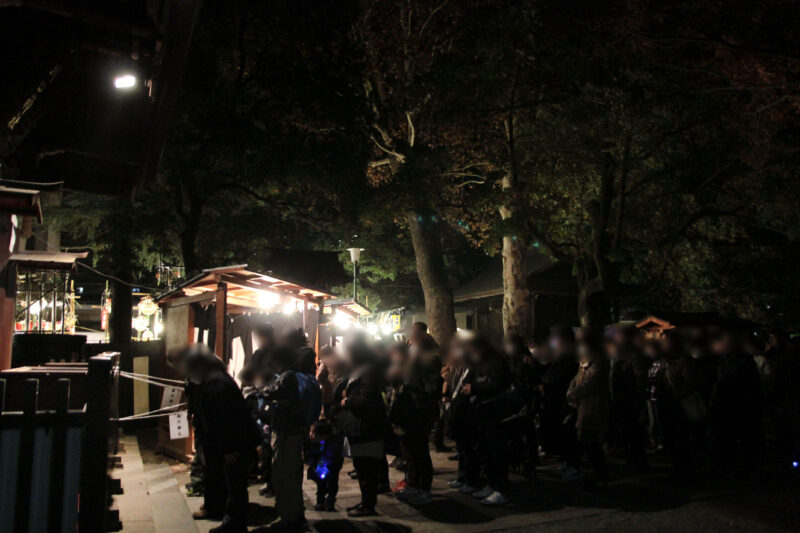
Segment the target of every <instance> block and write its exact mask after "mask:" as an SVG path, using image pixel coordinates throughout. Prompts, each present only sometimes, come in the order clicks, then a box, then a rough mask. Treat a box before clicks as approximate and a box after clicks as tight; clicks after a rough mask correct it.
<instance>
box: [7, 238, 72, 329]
mask: <svg viewBox="0 0 800 533" xmlns="http://www.w3.org/2000/svg"><path fill="white" fill-rule="evenodd" d="M86 256H87V252H82V253H61V252H40V251H24V252H16V253H15V254H13V255H12V256H11V261H12V262H13V263H14V265H15V266H16V270H17V305H16V312H15V314H14V331H15V332H16V333H59V334H74V333H75V324H76V320H75V291H74V287H73V280H72V274H73V270H74V268H75V261H76V260H78V259H84V258H85V257H86Z"/></svg>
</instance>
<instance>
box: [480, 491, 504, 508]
mask: <svg viewBox="0 0 800 533" xmlns="http://www.w3.org/2000/svg"><path fill="white" fill-rule="evenodd" d="M481 503H482V504H483V505H505V504H507V503H508V498H506V497H505V495H503V494H502V493H501V492H498V491H496V490H495V491H492V493H491V494H490V495H488V496H487V497H485V498H484V499H482V500H481Z"/></svg>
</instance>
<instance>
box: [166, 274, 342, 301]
mask: <svg viewBox="0 0 800 533" xmlns="http://www.w3.org/2000/svg"><path fill="white" fill-rule="evenodd" d="M219 282H221V283H225V284H226V285H227V287H228V289H227V291H228V297H227V298H228V300H227V301H228V305H229V306H234V307H243V308H249V309H258V308H259V297H260V295H263V294H264V293H266V292H279V293H284V294H288V295H291V296H293V297H295V298H298V299H303V300H319V299H329V298H333V295H332V294H329V293H327V292H324V291H321V290H318V289H313V288H310V287H307V286H303V285H300V284H298V283H295V282H293V281H289V280H287V279H285V278H283V277H282V278H278V277H275V276H273V275H272V274H263V273H261V272H256V271H254V270H249V269H248V268H247V265H232V266H226V267H219V268H208V269H205V270H203V271H202V272H201V273H200V274H198V275H197V276H195V277H193V278H190V279H188V280H186V281H185V282H184V283H183V284H181V285H180V286H179V287H177V288H176V289H173V290H171V291H169V292H167V293H164V294H162V295H160V296H159V297H158V298H156V300H157V301H158V302H160V303H162V304H164V303H167V302H170V301H174V300H177V299H179V298H185V297H187V296H188V297H196V296H203V295H205V294H208V295H209V296H211V294H212V293H213V292H214V291H216V289H217V283H219Z"/></svg>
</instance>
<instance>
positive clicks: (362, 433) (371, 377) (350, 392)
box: [338, 367, 389, 443]
mask: <svg viewBox="0 0 800 533" xmlns="http://www.w3.org/2000/svg"><path fill="white" fill-rule="evenodd" d="M383 389H384V380H383V378H382V375H381V371H380V369H379V368H377V367H364V368H361V369H359V370H358V371H356V373H355V374H354V375H353V376H352V377H351V378H350V380H349V381H348V382H347V386H346V388H345V399H346V401H345V405H344V407H343V409H342V410H341V411H340V412H339V414H338V425H339V428H340V430H341V431H342V433H344V435H345V436H346V437H347V438H348V439H349V440H350V441H351V442H353V443H360V442H369V441H373V440H383V439H384V437H385V436H386V434H387V432H388V429H389V419H388V417H387V415H386V404H385V403H384V401H383Z"/></svg>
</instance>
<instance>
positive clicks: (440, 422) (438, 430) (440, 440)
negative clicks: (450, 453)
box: [433, 403, 447, 450]
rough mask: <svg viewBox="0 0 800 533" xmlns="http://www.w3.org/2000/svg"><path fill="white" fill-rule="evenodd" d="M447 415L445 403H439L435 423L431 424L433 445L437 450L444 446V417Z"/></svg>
mask: <svg viewBox="0 0 800 533" xmlns="http://www.w3.org/2000/svg"><path fill="white" fill-rule="evenodd" d="M446 416H447V404H444V403H442V404H439V416H438V417H437V418H436V424H435V425H434V426H433V445H434V446H436V449H437V450H440V449H442V448H444V426H445V423H446V421H445V418H446Z"/></svg>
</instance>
